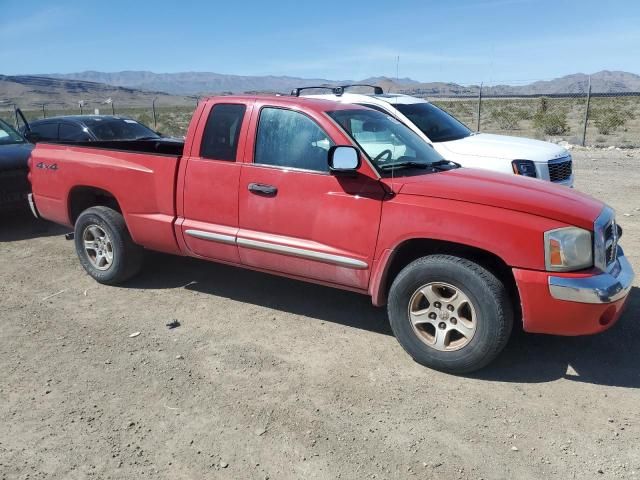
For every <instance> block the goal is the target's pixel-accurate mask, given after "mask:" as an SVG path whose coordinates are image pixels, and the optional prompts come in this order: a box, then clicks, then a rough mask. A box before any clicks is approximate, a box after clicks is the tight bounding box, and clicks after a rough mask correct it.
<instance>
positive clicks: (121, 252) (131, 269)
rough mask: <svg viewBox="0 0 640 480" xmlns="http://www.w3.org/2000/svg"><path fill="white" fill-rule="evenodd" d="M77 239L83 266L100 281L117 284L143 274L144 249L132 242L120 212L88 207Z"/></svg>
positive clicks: (76, 227)
mask: <svg viewBox="0 0 640 480" xmlns="http://www.w3.org/2000/svg"><path fill="white" fill-rule="evenodd" d="M74 238H75V244H76V253H77V254H78V258H79V259H80V263H81V264H82V266H83V267H84V269H85V270H86V271H87V273H88V274H89V275H91V276H92V277H93V278H94V279H95V280H97V281H98V282H100V283H104V284H106V285H115V284H118V283H122V282H124V281H125V280H128V279H129V278H131V277H133V276H134V275H135V274H137V273H138V272H139V271H140V268H141V266H142V254H143V250H142V248H141V247H140V246H138V245H136V244H135V243H134V242H133V240H132V239H131V235H130V234H129V231H128V230H127V225H126V223H125V221H124V218H123V216H122V214H120V213H119V212H116V211H115V210H113V209H111V208H108V207H91V208H88V209H87V210H85V211H84V212H82V213H81V214H80V216H79V217H78V220H76V225H75V232H74Z"/></svg>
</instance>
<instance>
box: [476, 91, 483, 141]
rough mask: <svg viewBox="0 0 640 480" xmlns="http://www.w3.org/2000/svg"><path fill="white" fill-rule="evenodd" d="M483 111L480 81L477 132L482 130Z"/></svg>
mask: <svg viewBox="0 0 640 480" xmlns="http://www.w3.org/2000/svg"><path fill="white" fill-rule="evenodd" d="M481 112H482V82H481V83H480V90H479V91H478V125H477V127H476V132H479V131H480V114H481Z"/></svg>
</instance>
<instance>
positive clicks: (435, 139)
mask: <svg viewBox="0 0 640 480" xmlns="http://www.w3.org/2000/svg"><path fill="white" fill-rule="evenodd" d="M348 87H371V88H373V89H374V94H372V95H366V94H361V93H350V92H346V91H345V90H346V88H348ZM307 89H330V90H331V91H332V93H331V94H318V95H315V94H314V95H303V96H306V97H313V98H324V99H327V100H334V101H337V102H341V103H350V104H357V105H362V106H365V107H369V108H373V109H374V110H379V111H381V112H384V113H386V114H389V115H391V116H393V117H395V118H396V119H397V120H399V121H401V122H402V123H404V124H406V125H407V126H408V127H409V128H411V129H412V130H413V131H414V132H416V133H417V134H418V135H420V137H422V138H423V139H424V140H425V141H427V142H429V143H430V144H431V145H433V147H434V148H435V149H436V151H437V152H438V153H440V155H442V156H443V157H444V158H446V159H447V160H452V161H454V162H457V163H459V164H460V165H462V166H463V167H471V168H482V169H486V170H493V171H496V172H502V173H511V174H514V173H515V174H516V175H523V176H527V177H534V178H539V179H542V180H548V181H551V182H554V183H557V184H560V185H567V186H570V187H573V165H572V159H571V154H570V153H569V152H568V151H567V150H566V149H564V148H562V147H560V146H558V145H556V144H554V143H549V142H543V141H540V140H533V139H530V138H521V137H509V136H506V135H493V134H490V133H475V132H472V131H471V130H469V129H468V128H467V127H466V126H465V125H464V124H462V123H461V122H460V121H458V120H457V119H456V118H454V117H452V116H451V115H449V114H448V113H446V112H445V111H444V110H442V109H440V108H438V107H436V106H435V105H433V104H432V103H429V102H428V101H427V100H424V99H422V98H416V97H411V96H409V95H402V94H395V93H386V94H385V93H383V91H382V88H380V87H377V86H373V85H361V84H354V85H343V86H340V87H304V88H297V89H295V90H293V92H292V95H296V96H300V95H301V93H302V92H303V91H304V90H307Z"/></svg>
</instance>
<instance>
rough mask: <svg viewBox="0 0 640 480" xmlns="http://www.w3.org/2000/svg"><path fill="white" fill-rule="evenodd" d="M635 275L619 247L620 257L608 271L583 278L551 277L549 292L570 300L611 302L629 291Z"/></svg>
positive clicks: (561, 298)
mask: <svg viewBox="0 0 640 480" xmlns="http://www.w3.org/2000/svg"><path fill="white" fill-rule="evenodd" d="M633 277H634V273H633V268H631V264H630V263H629V260H627V257H625V256H624V252H623V251H622V248H620V247H618V259H617V260H616V263H614V264H613V266H612V267H610V268H609V270H608V271H607V272H604V273H600V274H598V275H593V276H590V277H581V278H575V277H572V278H570V277H549V292H550V293H551V296H552V297H553V298H557V299H558V300H566V301H568V302H579V303H611V302H615V301H617V300H620V299H621V298H624V297H625V296H626V295H627V294H628V293H629V291H630V290H631V284H632V283H633Z"/></svg>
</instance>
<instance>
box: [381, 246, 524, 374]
mask: <svg viewBox="0 0 640 480" xmlns="http://www.w3.org/2000/svg"><path fill="white" fill-rule="evenodd" d="M387 308H388V313H389V321H390V323H391V328H392V330H393V332H394V334H395V336H396V338H397V339H398V341H399V342H400V344H401V345H402V347H403V348H404V349H405V350H406V351H407V353H409V355H411V356H412V357H413V359H414V360H415V361H416V362H418V363H420V364H422V365H424V366H427V367H430V368H434V369H436V370H441V371H445V372H449V373H468V372H472V371H474V370H478V369H480V368H482V367H484V366H485V365H487V364H488V363H489V362H491V361H492V360H493V359H494V358H495V357H496V356H497V355H498V354H499V353H500V352H501V351H502V349H503V348H504V346H505V345H506V343H507V341H508V339H509V335H510V333H511V328H512V325H513V309H512V307H511V302H510V300H509V297H508V294H507V291H506V289H505V286H504V285H503V283H502V282H501V281H500V280H499V279H498V278H496V277H495V275H493V273H491V272H490V271H488V270H486V269H485V268H483V267H482V266H480V265H478V264H477V263H475V262H472V261H470V260H467V259H464V258H459V257H454V256H449V255H431V256H427V257H423V258H419V259H418V260H416V261H414V262H413V263H411V264H409V265H408V266H407V267H405V268H404V269H403V270H402V271H401V272H400V273H399V274H398V276H397V277H396V279H395V280H394V282H393V284H392V286H391V290H390V292H389V302H388V305H387Z"/></svg>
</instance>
